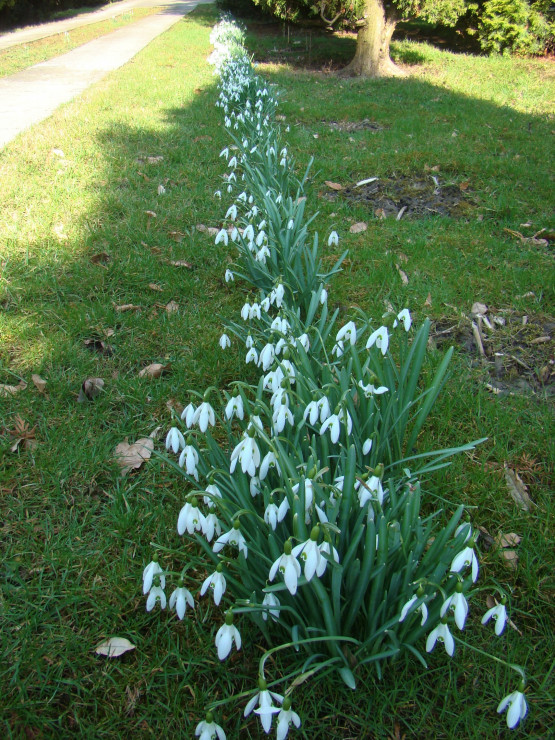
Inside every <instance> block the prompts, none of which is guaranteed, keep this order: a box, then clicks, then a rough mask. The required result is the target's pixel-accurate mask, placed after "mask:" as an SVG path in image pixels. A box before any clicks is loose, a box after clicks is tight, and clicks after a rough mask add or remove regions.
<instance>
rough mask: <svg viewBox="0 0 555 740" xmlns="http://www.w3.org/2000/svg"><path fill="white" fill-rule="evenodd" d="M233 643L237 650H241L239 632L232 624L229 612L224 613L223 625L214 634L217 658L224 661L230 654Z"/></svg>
mask: <svg viewBox="0 0 555 740" xmlns="http://www.w3.org/2000/svg"><path fill="white" fill-rule="evenodd" d="M233 643H235V647H236V648H237V650H240V649H241V635H240V634H239V630H238V629H237V627H235V625H234V624H233V615H232V614H231V612H227V613H226V617H225V624H222V626H221V627H220V629H219V630H218V632H217V633H216V648H217V649H218V658H219V659H220V660H225V659H226V658H227V656H228V655H229V654H230V652H231V648H232V647H233Z"/></svg>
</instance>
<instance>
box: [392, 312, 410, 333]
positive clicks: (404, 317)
mask: <svg viewBox="0 0 555 740" xmlns="http://www.w3.org/2000/svg"><path fill="white" fill-rule="evenodd" d="M399 321H402V322H403V327H404V329H405V331H408V330H409V329H410V327H411V324H412V318H411V315H410V311H409V310H408V308H404V309H403V310H402V311H399V313H398V314H397V318H396V319H395V321H394V322H393V328H394V329H395V327H396V326H397V325H398V323H399Z"/></svg>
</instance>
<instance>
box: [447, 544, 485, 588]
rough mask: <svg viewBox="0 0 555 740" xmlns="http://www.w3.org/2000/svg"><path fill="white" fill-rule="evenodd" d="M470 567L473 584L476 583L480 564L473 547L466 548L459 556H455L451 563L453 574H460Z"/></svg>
mask: <svg viewBox="0 0 555 740" xmlns="http://www.w3.org/2000/svg"><path fill="white" fill-rule="evenodd" d="M469 565H470V566H471V567H472V582H473V583H476V579H477V578H478V569H479V564H478V558H477V557H476V553H475V552H474V550H473V549H472V548H471V547H465V548H464V550H461V552H460V553H459V554H458V555H455V557H454V558H453V562H452V563H451V569H450V570H451V573H460V571H461V570H462V569H463V568H466V567H467V566H469Z"/></svg>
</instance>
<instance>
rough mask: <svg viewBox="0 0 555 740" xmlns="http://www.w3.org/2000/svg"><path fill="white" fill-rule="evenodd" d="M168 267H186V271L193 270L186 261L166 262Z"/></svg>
mask: <svg viewBox="0 0 555 740" xmlns="http://www.w3.org/2000/svg"><path fill="white" fill-rule="evenodd" d="M166 261H167V263H168V265H173V267H186V268H187V269H188V270H192V269H193V265H192V264H191V263H190V262H187V260H166Z"/></svg>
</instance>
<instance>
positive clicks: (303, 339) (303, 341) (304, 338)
mask: <svg viewBox="0 0 555 740" xmlns="http://www.w3.org/2000/svg"><path fill="white" fill-rule="evenodd" d="M297 342H298V343H299V344H300V345H301V347H302V348H303V349H304V351H305V352H308V350H309V349H310V339H309V336H308V334H306V333H305V334H301V336H300V337H297Z"/></svg>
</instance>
